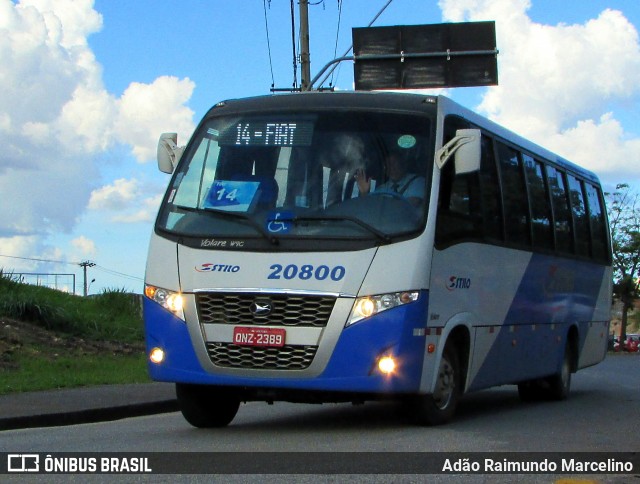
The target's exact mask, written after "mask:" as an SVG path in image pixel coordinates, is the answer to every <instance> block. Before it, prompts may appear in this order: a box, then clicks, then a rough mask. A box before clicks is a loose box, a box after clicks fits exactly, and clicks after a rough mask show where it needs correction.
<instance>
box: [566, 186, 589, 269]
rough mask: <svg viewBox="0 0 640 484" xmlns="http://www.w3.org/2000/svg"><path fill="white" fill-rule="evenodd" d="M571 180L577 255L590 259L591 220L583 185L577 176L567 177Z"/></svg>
mask: <svg viewBox="0 0 640 484" xmlns="http://www.w3.org/2000/svg"><path fill="white" fill-rule="evenodd" d="M567 179H568V180H569V194H570V196H571V197H570V200H571V210H572V212H573V224H574V230H575V235H576V237H575V247H576V254H578V255H582V256H585V257H589V254H590V250H589V246H590V242H591V237H590V236H589V219H588V218H587V208H586V205H585V202H584V194H583V192H582V183H581V182H580V180H578V179H577V178H576V177H575V176H572V175H567Z"/></svg>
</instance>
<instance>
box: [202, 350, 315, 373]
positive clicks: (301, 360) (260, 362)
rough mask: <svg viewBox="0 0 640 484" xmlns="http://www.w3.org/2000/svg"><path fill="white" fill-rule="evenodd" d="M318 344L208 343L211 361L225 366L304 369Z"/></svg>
mask: <svg viewBox="0 0 640 484" xmlns="http://www.w3.org/2000/svg"><path fill="white" fill-rule="evenodd" d="M317 349H318V347H317V346H293V345H285V346H282V347H279V348H274V347H261V346H238V345H234V344H232V343H207V351H208V352H209V358H211V362H212V363H213V364H214V365H216V366H221V367H225V368H251V369H253V370H304V369H305V368H307V367H308V366H309V365H310V364H311V362H312V361H313V357H314V356H315V354H316V351H317Z"/></svg>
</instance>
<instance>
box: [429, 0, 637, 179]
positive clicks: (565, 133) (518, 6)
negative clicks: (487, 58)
mask: <svg viewBox="0 0 640 484" xmlns="http://www.w3.org/2000/svg"><path fill="white" fill-rule="evenodd" d="M531 3H532V2H531V1H529V0H441V1H440V7H441V8H442V11H443V16H444V18H445V19H446V20H448V21H466V20H471V21H480V20H495V21H496V34H497V43H498V48H499V50H500V54H499V56H498V62H499V79H500V85H499V86H497V87H493V88H489V89H488V91H487V93H486V94H485V95H484V96H483V99H482V102H481V104H480V106H479V107H478V109H479V110H480V111H483V112H485V113H486V114H488V115H489V116H490V117H491V118H492V119H494V120H495V121H497V122H499V123H500V124H503V125H504V126H506V127H508V128H510V129H513V130H514V131H516V132H518V133H521V134H523V135H525V136H528V137H530V138H532V139H533V140H534V141H536V142H538V143H540V144H542V145H544V146H545V147H547V148H550V149H552V150H554V151H558V152H559V154H561V155H563V156H565V157H567V158H569V159H571V160H573V161H575V162H577V163H579V164H582V165H584V166H587V167H589V168H591V169H594V170H597V171H598V173H599V174H601V175H606V176H609V175H613V174H615V176H621V177H623V179H624V180H628V179H629V178H631V179H638V178H639V177H640V153H639V152H638V151H637V149H635V148H637V146H638V143H639V142H640V140H638V139H633V138H631V137H630V135H629V134H628V133H625V131H624V128H623V127H622V125H621V124H620V122H619V121H616V119H615V114H614V113H613V109H612V106H615V105H616V103H618V104H623V103H625V102H629V100H630V99H637V98H638V95H639V94H640V83H638V79H640V44H639V42H638V32H637V31H636V29H635V28H634V26H633V25H632V24H631V23H630V22H629V21H628V20H627V19H626V18H625V16H624V15H623V14H622V13H621V12H619V11H615V10H610V9H606V10H604V11H603V12H601V13H600V15H598V17H597V18H594V19H591V20H589V21H587V22H585V23H583V24H575V25H566V24H558V25H543V24H540V23H536V22H534V21H533V20H531V18H529V16H528V15H527V10H528V9H529V8H530V6H531ZM610 111H611V112H610ZM608 112H610V113H609V114H606V115H605V113H608ZM589 136H593V138H589ZM634 149H635V151H634Z"/></svg>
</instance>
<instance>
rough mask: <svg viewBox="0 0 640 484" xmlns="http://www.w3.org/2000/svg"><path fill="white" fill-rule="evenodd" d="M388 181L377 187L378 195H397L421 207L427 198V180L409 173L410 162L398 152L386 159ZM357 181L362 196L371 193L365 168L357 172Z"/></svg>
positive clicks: (369, 180) (392, 153) (369, 179)
mask: <svg viewBox="0 0 640 484" xmlns="http://www.w3.org/2000/svg"><path fill="white" fill-rule="evenodd" d="M385 168H386V173H387V177H388V179H387V181H386V182H384V183H382V184H380V185H378V186H376V188H375V192H376V193H397V194H398V195H401V196H403V197H404V198H405V199H406V200H407V201H408V202H409V203H411V204H412V205H413V206H415V207H417V206H419V205H420V204H421V203H422V201H423V200H424V196H425V179H424V177H421V176H419V175H416V174H415V173H409V171H408V161H407V160H406V158H405V157H403V156H402V155H401V154H400V153H398V152H395V151H394V152H391V153H389V154H388V155H387V157H386V159H385ZM355 180H356V183H357V184H358V192H359V194H360V196H364V195H367V194H368V193H369V192H370V191H371V178H369V177H367V173H366V172H365V170H364V169H363V168H360V169H358V170H357V171H356V174H355Z"/></svg>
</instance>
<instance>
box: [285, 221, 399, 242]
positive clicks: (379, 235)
mask: <svg viewBox="0 0 640 484" xmlns="http://www.w3.org/2000/svg"><path fill="white" fill-rule="evenodd" d="M281 220H282V221H283V222H289V221H291V222H293V223H294V224H295V223H298V222H310V221H318V222H324V221H332V220H333V221H338V222H342V221H346V222H352V223H354V224H356V225H358V226H360V227H362V228H363V229H365V230H366V231H368V232H369V233H371V234H373V235H375V236H376V237H377V238H378V240H380V241H381V242H384V243H385V244H388V243H389V242H391V236H390V235H389V234H386V233H385V232H382V231H380V230H378V229H377V228H375V227H374V226H373V225H370V224H368V223H367V222H363V221H362V220H360V219H359V218H357V217H349V216H345V215H322V216H316V217H311V216H308V217H292V218H290V219H281Z"/></svg>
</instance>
